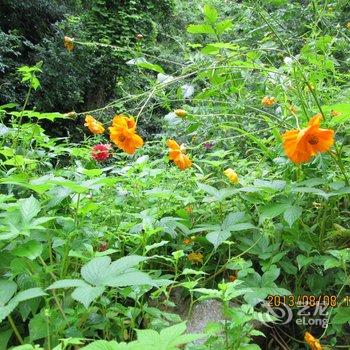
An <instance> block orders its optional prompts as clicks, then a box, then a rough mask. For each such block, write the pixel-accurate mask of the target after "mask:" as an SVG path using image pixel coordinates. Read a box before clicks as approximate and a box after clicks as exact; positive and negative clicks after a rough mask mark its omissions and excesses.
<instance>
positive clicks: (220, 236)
mask: <svg viewBox="0 0 350 350" xmlns="http://www.w3.org/2000/svg"><path fill="white" fill-rule="evenodd" d="M230 236H231V232H230V231H228V230H217V231H212V232H209V233H208V234H207V235H206V236H205V238H206V239H207V240H208V241H209V242H210V243H211V244H212V245H213V246H214V248H215V249H217V247H218V246H219V245H220V244H222V243H223V242H224V241H226V240H227V238H229V237H230Z"/></svg>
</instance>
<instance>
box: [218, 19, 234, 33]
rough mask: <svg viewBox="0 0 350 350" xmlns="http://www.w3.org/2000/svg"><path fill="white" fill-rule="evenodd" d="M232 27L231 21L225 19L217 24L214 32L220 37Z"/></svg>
mask: <svg viewBox="0 0 350 350" xmlns="http://www.w3.org/2000/svg"><path fill="white" fill-rule="evenodd" d="M232 26H233V23H232V20H231V19H225V20H223V21H222V22H219V23H218V24H217V25H216V26H215V29H216V32H217V33H218V34H219V35H220V34H222V33H224V32H226V31H227V30H230V29H231V28H232Z"/></svg>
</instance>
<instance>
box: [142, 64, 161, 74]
mask: <svg viewBox="0 0 350 350" xmlns="http://www.w3.org/2000/svg"><path fill="white" fill-rule="evenodd" d="M136 66H138V67H141V68H145V69H150V70H153V71H155V72H158V73H164V69H163V68H162V67H161V66H160V65H159V64H153V63H149V62H137V63H136Z"/></svg>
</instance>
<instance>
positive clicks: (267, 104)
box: [261, 96, 277, 107]
mask: <svg viewBox="0 0 350 350" xmlns="http://www.w3.org/2000/svg"><path fill="white" fill-rule="evenodd" d="M276 102H277V101H276V98H275V97H272V96H265V97H264V98H263V99H262V100H261V103H262V104H263V105H264V106H265V107H271V106H272V105H274V104H275V103H276Z"/></svg>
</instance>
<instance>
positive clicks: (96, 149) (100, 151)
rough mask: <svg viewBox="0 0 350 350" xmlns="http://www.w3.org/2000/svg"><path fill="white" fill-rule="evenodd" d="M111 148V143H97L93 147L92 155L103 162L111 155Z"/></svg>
mask: <svg viewBox="0 0 350 350" xmlns="http://www.w3.org/2000/svg"><path fill="white" fill-rule="evenodd" d="M110 148H111V145H108V144H107V145H103V144H100V145H95V146H93V147H92V149H91V157H92V158H94V159H95V160H97V161H98V162H102V161H104V160H106V159H107V158H109V156H110V155H111V154H110V153H109V150H110Z"/></svg>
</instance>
